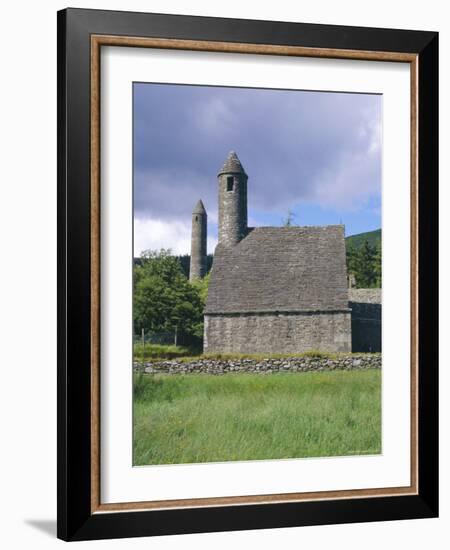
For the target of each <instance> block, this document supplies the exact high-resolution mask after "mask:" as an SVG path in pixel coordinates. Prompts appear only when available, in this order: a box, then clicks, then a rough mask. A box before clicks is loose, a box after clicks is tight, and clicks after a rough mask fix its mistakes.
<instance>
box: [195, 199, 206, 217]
mask: <svg viewBox="0 0 450 550" xmlns="http://www.w3.org/2000/svg"><path fill="white" fill-rule="evenodd" d="M192 213H193V214H206V210H205V207H204V206H203V203H202V201H201V199H200V200H199V201H198V203H197V204H196V205H195V207H194V210H192Z"/></svg>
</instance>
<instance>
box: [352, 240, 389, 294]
mask: <svg viewBox="0 0 450 550" xmlns="http://www.w3.org/2000/svg"><path fill="white" fill-rule="evenodd" d="M347 271H348V273H349V274H352V275H354V277H355V282H356V287H357V288H381V245H371V244H370V243H369V241H365V242H364V243H363V244H362V245H361V246H359V247H355V246H352V245H349V244H347Z"/></svg>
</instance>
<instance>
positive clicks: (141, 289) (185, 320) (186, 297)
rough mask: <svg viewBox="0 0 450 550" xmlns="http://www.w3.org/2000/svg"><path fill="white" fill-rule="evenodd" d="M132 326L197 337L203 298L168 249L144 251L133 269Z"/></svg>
mask: <svg viewBox="0 0 450 550" xmlns="http://www.w3.org/2000/svg"><path fill="white" fill-rule="evenodd" d="M133 313H134V329H135V332H136V333H139V332H140V331H141V330H142V329H145V330H146V331H147V332H148V331H150V332H169V331H177V332H178V334H185V335H189V336H195V337H197V338H201V336H202V334H203V301H202V298H201V296H200V292H199V289H198V288H197V287H196V286H194V285H191V284H190V283H189V281H188V279H187V277H186V276H185V274H184V273H183V270H182V267H181V264H180V262H179V261H178V259H177V258H176V257H175V256H172V254H171V251H170V250H166V249H161V250H160V251H154V250H148V251H145V252H144V253H143V254H142V255H141V262H140V264H139V265H137V266H136V267H135V269H134V294H133Z"/></svg>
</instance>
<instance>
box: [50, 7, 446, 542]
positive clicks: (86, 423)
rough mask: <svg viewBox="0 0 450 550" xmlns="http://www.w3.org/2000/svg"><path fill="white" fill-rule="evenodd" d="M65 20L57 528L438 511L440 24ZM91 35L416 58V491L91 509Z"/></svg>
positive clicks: (185, 527)
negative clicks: (419, 27) (418, 27)
mask: <svg viewBox="0 0 450 550" xmlns="http://www.w3.org/2000/svg"><path fill="white" fill-rule="evenodd" d="M57 21H58V129H57V130H58V426H57V428H58V532H57V535H58V537H59V538H61V539H64V540H88V539H101V538H113V537H138V536H149V535H165V534H180V533H201V532H211V531H228V530H242V529H261V528H264V529H267V528H277V527H289V526H302V525H322V524H330V523H350V522H367V521H386V520H397V519H412V518H430V517H436V516H437V515H438V329H437V327H438V33H436V32H423V31H410V30H393V29H376V28H361V27H345V26H332V25H316V24H301V23H284V22H283V23H282V22H273V21H252V20H239V19H223V18H210V17H192V16H178V15H163V14H148V13H130V12H117V11H101V10H85V9H66V10H63V11H60V12H58V19H57ZM92 35H111V36H121V37H126V36H131V37H147V38H170V39H181V40H195V41H220V42H230V43H243V44H269V45H280V46H300V47H304V48H326V49H338V50H346V51H366V52H371V51H377V52H402V53H408V54H414V55H416V56H417V61H418V73H417V79H418V116H417V125H418V153H417V155H418V173H419V178H418V212H417V217H418V225H417V231H418V276H419V283H418V316H417V324H418V338H419V346H418V364H419V369H418V379H417V386H418V426H417V428H418V492H417V494H415V495H403V496H402V495H396V496H381V497H378V498H342V499H335V500H333V499H330V500H326V499H325V500H315V501H304V502H283V503H264V504H249V505H244V506H242V505H226V506H216V507H215V506H205V507H192V508H176V509H155V510H142V511H127V510H124V511H120V512H117V511H116V512H114V513H108V512H102V513H92V506H91V494H92V491H91V488H92V484H93V483H94V480H93V478H92V476H93V474H92V468H91V466H92V459H91V456H92V455H91V439H90V434H91V430H92V417H91V389H92V388H91V368H90V365H91V357H92V340H91V262H92V256H91V248H90V242H91V241H90V240H91V226H90V217H91V194H90V193H91V185H90V182H91V164H90V161H91V148H90V139H91V138H90V135H91V134H90V132H91V111H90V107H91V103H90V102H91V99H90V97H91V96H90V85H91V73H90V63H91V36H92ZM399 207H401V206H399Z"/></svg>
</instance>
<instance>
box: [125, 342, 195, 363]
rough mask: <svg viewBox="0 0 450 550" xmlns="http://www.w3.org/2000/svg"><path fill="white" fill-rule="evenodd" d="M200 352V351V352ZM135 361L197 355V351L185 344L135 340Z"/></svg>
mask: <svg viewBox="0 0 450 550" xmlns="http://www.w3.org/2000/svg"><path fill="white" fill-rule="evenodd" d="M199 353H200V352H199ZM133 354H134V359H135V361H154V360H155V359H177V358H178V357H185V356H188V355H195V351H194V350H191V349H189V348H186V347H184V346H169V345H166V344H145V346H143V345H142V343H141V342H135V343H134V346H133Z"/></svg>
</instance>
